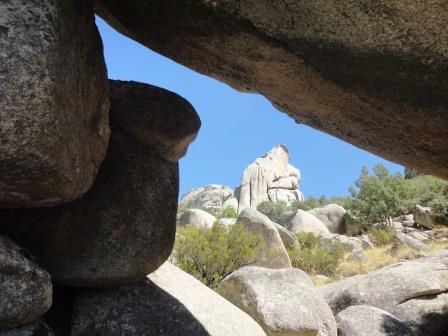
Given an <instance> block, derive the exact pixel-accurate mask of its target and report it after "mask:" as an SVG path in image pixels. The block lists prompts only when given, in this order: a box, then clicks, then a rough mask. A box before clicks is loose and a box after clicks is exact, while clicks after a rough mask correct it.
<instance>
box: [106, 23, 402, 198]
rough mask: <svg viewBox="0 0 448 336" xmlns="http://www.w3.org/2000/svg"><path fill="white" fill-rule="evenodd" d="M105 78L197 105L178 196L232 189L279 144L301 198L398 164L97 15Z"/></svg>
mask: <svg viewBox="0 0 448 336" xmlns="http://www.w3.org/2000/svg"><path fill="white" fill-rule="evenodd" d="M97 24H98V28H99V30H100V33H101V36H102V38H103V43H104V52H105V58H106V63H107V67H108V72H109V78H112V79H121V80H135V81H139V82H144V83H149V84H152V85H157V86H159V87H162V88H165V89H167V90H170V91H173V92H176V93H178V94H180V95H181V96H183V97H184V98H186V99H187V100H188V101H190V103H191V104H192V105H193V106H194V107H195V109H196V111H197V112H198V113H199V115H200V117H201V120H202V128H201V131H200V132H199V136H198V137H197V139H196V141H195V142H194V143H193V144H192V145H191V146H190V149H189V151H188V154H187V156H186V157H184V158H183V159H181V161H180V182H181V183H180V195H182V194H184V193H185V192H186V191H188V190H190V189H192V188H196V187H200V186H202V185H205V184H210V183H216V184H225V185H228V186H230V187H232V188H234V187H236V186H237V185H238V184H239V182H240V179H241V174H242V172H243V170H244V167H246V166H247V165H248V164H249V163H251V162H252V161H254V160H255V159H256V158H257V157H258V156H260V155H262V154H264V153H265V152H267V151H268V150H270V149H271V148H272V147H273V146H275V145H276V144H285V145H286V146H287V147H288V148H289V151H290V154H291V163H292V164H293V165H294V166H296V167H298V168H299V169H300V171H301V173H302V180H301V182H300V189H301V190H302V191H303V192H304V194H305V197H310V196H315V197H319V196H321V195H326V196H337V195H340V196H342V195H347V194H348V191H347V189H348V187H349V186H350V185H351V184H352V183H353V181H354V180H355V179H356V178H357V177H358V176H359V172H360V169H361V166H363V165H365V166H367V167H369V168H370V167H373V166H374V165H375V164H376V163H378V162H381V163H383V164H385V165H386V166H387V167H388V168H389V169H390V170H391V171H393V172H396V171H400V172H402V171H403V167H401V166H399V165H396V164H393V163H391V162H389V161H386V160H383V159H381V158H379V157H377V156H375V155H373V154H370V153H368V152H366V151H363V150H361V149H358V148H356V147H354V146H352V145H350V144H348V143H346V142H343V141H341V140H339V139H337V138H335V137H332V136H330V135H327V134H325V133H322V132H319V131H317V130H314V129H312V128H310V127H307V126H304V125H299V124H296V123H295V122H294V121H293V120H292V119H291V118H289V117H288V116H287V115H285V114H283V113H281V112H279V111H277V110H276V109H275V108H274V107H272V105H271V104H270V103H269V101H268V100H266V99H265V98H264V97H262V96H260V95H255V94H247V93H239V92H237V91H235V90H233V89H232V88H231V87H229V86H228V85H226V84H223V83H220V82H218V81H216V80H214V79H211V78H209V77H206V76H203V75H200V74H198V73H196V72H194V71H191V70H189V69H188V68H186V67H184V66H182V65H179V64H177V63H175V62H173V61H171V60H169V59H167V58H165V57H163V56H161V55H158V54H156V53H154V52H152V51H151V50H149V49H148V48H146V47H143V46H142V45H140V44H138V43H136V42H133V41H132V40H130V39H128V38H126V37H124V36H123V35H120V34H119V33H117V32H116V31H115V30H113V29H112V28H111V27H109V26H108V25H107V24H105V23H104V21H102V20H101V19H99V18H97Z"/></svg>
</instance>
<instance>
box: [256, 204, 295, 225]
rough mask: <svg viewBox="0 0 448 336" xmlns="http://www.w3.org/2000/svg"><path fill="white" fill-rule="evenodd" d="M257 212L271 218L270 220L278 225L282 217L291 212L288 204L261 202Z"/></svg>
mask: <svg viewBox="0 0 448 336" xmlns="http://www.w3.org/2000/svg"><path fill="white" fill-rule="evenodd" d="M257 210H258V211H260V212H261V213H263V214H265V215H266V216H268V217H269V219H270V220H272V221H274V222H276V223H278V218H279V217H280V215H281V214H282V213H284V212H286V211H289V210H290V207H289V206H288V204H287V203H286V202H269V201H265V202H261V203H260V204H258V206H257Z"/></svg>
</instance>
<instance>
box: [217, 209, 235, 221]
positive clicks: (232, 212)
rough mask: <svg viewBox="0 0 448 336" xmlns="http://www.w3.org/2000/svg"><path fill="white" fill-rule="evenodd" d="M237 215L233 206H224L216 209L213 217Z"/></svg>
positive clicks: (233, 216)
mask: <svg viewBox="0 0 448 336" xmlns="http://www.w3.org/2000/svg"><path fill="white" fill-rule="evenodd" d="M237 216H238V214H237V213H236V210H235V208H233V207H225V208H224V209H222V210H220V211H218V212H217V213H216V214H215V217H216V218H217V219H220V218H236V217H237Z"/></svg>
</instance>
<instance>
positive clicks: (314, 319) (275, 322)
mask: <svg viewBox="0 0 448 336" xmlns="http://www.w3.org/2000/svg"><path fill="white" fill-rule="evenodd" d="M217 291H218V293H220V294H221V295H223V296H224V297H225V298H226V299H227V300H229V301H230V302H232V303H233V304H235V305H236V306H237V307H239V308H241V309H242V310H243V311H245V312H246V313H247V314H249V315H250V316H252V317H253V318H254V319H255V320H256V321H257V322H258V323H259V324H260V325H261V326H262V327H263V329H264V330H265V332H266V334H267V335H270V336H277V335H278V336H282V335H316V336H336V335H337V331H336V323H335V320H334V316H333V314H332V313H331V311H330V308H329V307H328V304H327V303H326V302H325V299H324V298H323V296H322V295H321V294H320V293H319V291H318V289H317V288H315V287H314V285H313V284H312V282H311V280H310V279H309V277H308V275H306V273H305V272H303V271H301V270H298V269H293V268H290V269H280V270H272V269H267V268H263V267H255V266H247V267H243V268H241V269H239V270H237V271H235V272H234V273H232V274H230V275H229V276H227V277H226V278H225V279H224V280H223V281H222V282H221V284H220V285H219V286H218V288H217Z"/></svg>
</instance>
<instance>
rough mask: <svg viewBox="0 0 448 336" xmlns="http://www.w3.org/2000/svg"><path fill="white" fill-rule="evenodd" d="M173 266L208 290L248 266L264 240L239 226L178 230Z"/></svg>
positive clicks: (262, 247) (188, 227) (263, 246)
mask: <svg viewBox="0 0 448 336" xmlns="http://www.w3.org/2000/svg"><path fill="white" fill-rule="evenodd" d="M177 233H178V234H177V237H176V242H175V246H174V253H173V260H174V263H175V264H176V265H177V266H179V267H180V268H181V269H183V270H184V271H185V272H187V273H190V274H191V275H193V276H194V277H195V278H197V279H198V280H200V281H202V282H203V283H204V284H206V285H207V286H209V287H215V286H216V285H217V284H219V282H220V281H221V280H222V279H223V278H224V277H226V276H227V275H229V274H230V273H232V272H233V271H235V270H236V269H238V268H240V267H241V266H243V265H245V264H249V263H252V262H253V261H254V260H255V258H256V256H258V255H259V254H260V253H261V251H262V250H263V249H264V248H265V242H264V240H263V239H262V238H261V237H259V236H257V235H254V234H252V233H249V232H248V231H247V229H246V228H245V227H244V225H242V224H239V223H237V224H235V225H232V226H231V227H230V228H228V229H227V228H225V227H224V226H222V225H219V224H218V223H215V224H214V225H213V227H212V228H211V229H199V228H196V227H194V226H190V225H188V226H186V227H183V228H178V231H177Z"/></svg>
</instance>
